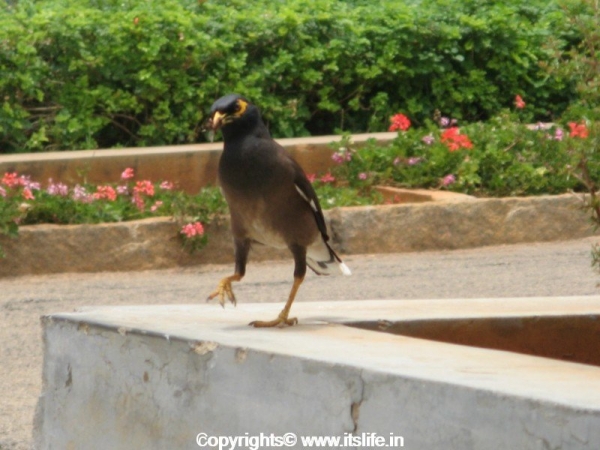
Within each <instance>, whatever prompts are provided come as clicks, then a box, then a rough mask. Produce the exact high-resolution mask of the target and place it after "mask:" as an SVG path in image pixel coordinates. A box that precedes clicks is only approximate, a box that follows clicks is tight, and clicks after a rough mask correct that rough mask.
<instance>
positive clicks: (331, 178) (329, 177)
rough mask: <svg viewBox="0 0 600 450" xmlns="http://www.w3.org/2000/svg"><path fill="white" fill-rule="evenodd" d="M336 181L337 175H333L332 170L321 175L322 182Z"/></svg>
mask: <svg viewBox="0 0 600 450" xmlns="http://www.w3.org/2000/svg"><path fill="white" fill-rule="evenodd" d="M334 181H335V177H334V176H333V175H331V172H327V173H326V174H325V175H323V176H322V177H321V183H333V182H334Z"/></svg>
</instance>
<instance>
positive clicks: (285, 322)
mask: <svg viewBox="0 0 600 450" xmlns="http://www.w3.org/2000/svg"><path fill="white" fill-rule="evenodd" d="M297 323H298V319H297V318H296V317H292V318H291V319H288V317H287V314H284V313H283V312H282V313H281V314H279V317H277V319H275V320H267V321H263V320H255V321H254V322H250V323H249V324H248V325H250V326H252V327H254V328H271V327H279V328H283V327H285V326H288V327H291V326H293V325H296V324H297Z"/></svg>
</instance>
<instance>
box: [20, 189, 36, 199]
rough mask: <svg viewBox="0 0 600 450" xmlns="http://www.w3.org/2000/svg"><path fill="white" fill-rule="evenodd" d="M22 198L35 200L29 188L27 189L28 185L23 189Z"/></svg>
mask: <svg viewBox="0 0 600 450" xmlns="http://www.w3.org/2000/svg"><path fill="white" fill-rule="evenodd" d="M23 198H24V199H25V200H35V197H34V196H33V194H32V193H31V189H29V188H28V187H26V188H25V189H23Z"/></svg>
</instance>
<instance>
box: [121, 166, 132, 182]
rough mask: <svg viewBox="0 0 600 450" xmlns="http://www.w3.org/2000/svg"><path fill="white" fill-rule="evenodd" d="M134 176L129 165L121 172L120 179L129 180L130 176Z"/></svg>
mask: <svg viewBox="0 0 600 450" xmlns="http://www.w3.org/2000/svg"><path fill="white" fill-rule="evenodd" d="M134 176H135V174H134V173H133V169H132V168H131V167H128V168H127V169H125V170H124V171H123V173H122V174H121V180H129V179H130V178H133V177H134Z"/></svg>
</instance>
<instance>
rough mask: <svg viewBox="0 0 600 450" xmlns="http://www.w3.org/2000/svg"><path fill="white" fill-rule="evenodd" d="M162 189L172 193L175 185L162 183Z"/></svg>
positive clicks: (167, 182)
mask: <svg viewBox="0 0 600 450" xmlns="http://www.w3.org/2000/svg"><path fill="white" fill-rule="evenodd" d="M160 188H161V189H164V190H165V191H170V190H172V189H173V183H171V182H170V181H163V182H162V183H160Z"/></svg>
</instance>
